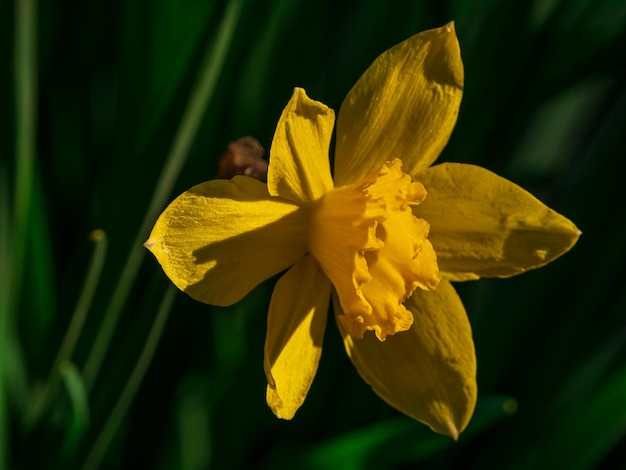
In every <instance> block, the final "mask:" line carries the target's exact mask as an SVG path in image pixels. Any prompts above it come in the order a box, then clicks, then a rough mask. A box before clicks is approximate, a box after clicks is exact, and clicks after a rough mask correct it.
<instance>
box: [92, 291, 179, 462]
mask: <svg viewBox="0 0 626 470" xmlns="http://www.w3.org/2000/svg"><path fill="white" fill-rule="evenodd" d="M175 294H176V289H175V288H174V287H173V286H171V285H170V286H169V287H168V288H167V290H166V291H165V295H164V296H163V300H162V301H161V305H160V307H159V311H158V312H157V316H156V318H155V319H154V323H153V324H152V328H151V329H150V333H149V335H148V339H147V340H146V343H145V344H144V347H143V350H142V351H141V355H140V356H139V359H138V360H137V364H135V367H134V369H133V371H132V373H131V375H130V378H129V379H128V382H127V383H126V386H125V387H124V390H123V391H122V393H121V395H120V397H119V398H118V400H117V403H116V404H115V407H114V408H113V411H112V412H111V414H110V415H109V419H107V422H106V423H105V424H104V427H103V428H102V431H100V434H99V435H98V438H97V439H96V441H95V443H94V445H93V447H92V448H91V451H90V452H89V455H88V456H87V459H86V460H85V464H84V465H83V469H85V470H87V469H95V468H98V467H99V466H100V462H101V460H102V458H103V457H104V454H105V452H106V450H107V448H108V447H109V444H110V443H111V440H112V439H113V437H114V436H115V431H117V428H118V426H119V424H120V422H121V421H122V418H123V417H124V415H125V414H126V411H127V410H128V407H129V406H130V404H131V402H132V401H133V398H134V397H135V394H136V393H137V389H138V388H139V385H140V384H141V382H142V380H143V377H144V375H145V374H146V371H147V370H148V366H149V365H150V362H151V361H152V356H153V355H154V351H155V349H156V347H157V345H158V343H159V339H160V338H161V333H162V332H163V328H164V327H165V323H166V321H167V317H168V314H169V312H170V310H171V308H172V304H173V302H174V297H175Z"/></svg>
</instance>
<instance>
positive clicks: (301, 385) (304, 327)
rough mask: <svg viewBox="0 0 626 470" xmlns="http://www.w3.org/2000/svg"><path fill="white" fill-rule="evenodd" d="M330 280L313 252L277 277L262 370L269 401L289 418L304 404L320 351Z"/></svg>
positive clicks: (268, 320)
mask: <svg viewBox="0 0 626 470" xmlns="http://www.w3.org/2000/svg"><path fill="white" fill-rule="evenodd" d="M330 290H331V283H330V281H329V280H328V278H327V277H326V276H325V275H324V273H323V272H322V270H321V269H320V268H319V266H318V264H317V262H316V261H315V260H314V259H313V257H312V256H306V257H305V258H303V259H302V260H300V261H299V262H298V263H297V264H296V265H295V266H293V267H292V268H291V269H290V270H289V271H287V273H286V274H285V275H284V276H283V277H282V278H280V280H279V281H278V283H277V284H276V287H275V289H274V293H273V294H272V300H271V302H270V311H269V315H268V318H267V336H266V338H265V360H264V368H265V375H266V377H267V382H268V385H267V394H266V397H267V404H268V405H269V407H270V408H271V409H272V411H273V412H274V414H275V415H276V416H277V417H279V418H283V419H291V418H293V416H294V414H295V413H296V411H297V410H298V408H300V405H302V403H303V402H304V399H305V398H306V394H307V393H308V391H309V388H310V387H311V383H312V382H313V378H314V377H315V373H316V372H317V365H318V363H319V360H320V356H321V355H322V340H323V339H324V330H325V329H326V319H327V317H328V303H329V301H330Z"/></svg>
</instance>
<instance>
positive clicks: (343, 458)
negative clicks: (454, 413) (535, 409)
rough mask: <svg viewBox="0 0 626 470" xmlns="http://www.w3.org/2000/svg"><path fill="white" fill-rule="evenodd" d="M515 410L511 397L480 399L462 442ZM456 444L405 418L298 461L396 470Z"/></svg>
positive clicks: (340, 439) (311, 465)
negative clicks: (393, 469)
mask: <svg viewBox="0 0 626 470" xmlns="http://www.w3.org/2000/svg"><path fill="white" fill-rule="evenodd" d="M516 408H517V407H516V405H515V401H514V400H513V399H511V398H510V397H505V396H490V397H487V398H485V399H481V400H480V402H479V404H478V407H477V409H476V415H475V416H474V418H473V419H472V422H471V424H470V426H469V427H468V428H467V429H466V430H465V432H463V434H461V437H460V439H461V440H465V439H467V438H469V437H471V436H473V435H476V434H480V433H481V432H482V431H484V430H485V429H487V428H488V427H490V426H493V425H494V424H496V423H497V422H499V421H501V420H502V419H504V418H505V417H506V416H508V415H510V414H511V413H513V412H514V411H515V409H516ZM453 445H456V443H455V442H454V441H453V440H452V439H450V438H449V437H447V436H441V435H437V434H434V433H433V432H432V431H430V429H428V428H427V427H426V426H424V425H423V424H421V423H418V422H417V421H413V420H411V419H408V418H405V417H402V418H398V419H393V420H387V421H383V422H380V423H377V424H375V425H373V426H370V427H368V428H362V429H359V430H358V431H356V432H352V433H348V434H345V435H343V436H339V437H338V438H335V439H331V440H329V441H328V442H326V443H322V444H320V445H318V446H316V447H314V448H312V450H311V451H310V452H307V453H304V454H303V455H301V456H299V457H298V458H302V460H301V461H300V462H299V464H300V465H302V468H312V469H318V468H319V469H330V468H337V469H341V470H350V469H353V470H360V469H362V468H389V467H393V468H396V466H402V465H407V464H409V463H414V462H419V461H422V460H424V459H426V458H428V457H431V456H433V455H434V454H436V453H438V452H440V451H441V450H443V449H445V448H448V447H451V446H453ZM390 449H393V450H392V451H390ZM281 461H283V462H284V461H285V460H283V459H281Z"/></svg>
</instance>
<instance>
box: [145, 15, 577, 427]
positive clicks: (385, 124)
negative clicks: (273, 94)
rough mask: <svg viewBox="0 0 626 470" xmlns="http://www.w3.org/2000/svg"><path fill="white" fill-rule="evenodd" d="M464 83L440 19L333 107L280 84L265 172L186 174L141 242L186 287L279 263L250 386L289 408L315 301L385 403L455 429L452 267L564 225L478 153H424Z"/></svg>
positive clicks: (543, 240)
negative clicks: (259, 382) (258, 367)
mask: <svg viewBox="0 0 626 470" xmlns="http://www.w3.org/2000/svg"><path fill="white" fill-rule="evenodd" d="M462 91H463V64H462V62H461V56H460V51H459V45H458V41H457V38H456V35H455V32H454V25H453V23H450V24H448V25H446V26H444V27H442V28H438V29H433V30H429V31H425V32H422V33H420V34H417V35H415V36H413V37H411V38H409V39H408V40H406V41H404V42H402V43H400V44H398V45H397V46H395V47H393V48H391V49H389V50H388V51H386V52H385V53H383V54H382V55H381V56H380V57H378V59H376V61H375V62H374V63H373V64H372V65H371V66H370V67H369V68H368V69H367V71H366V72H365V73H364V74H363V75H362V76H361V78H360V79H359V80H358V82H357V83H356V84H355V86H354V87H353V88H352V90H350V92H349V93H348V96H347V97H346V98H345V100H344V102H343V104H342V106H341V109H340V111H339V117H338V119H337V134H336V144H335V147H336V149H335V162H334V179H333V176H331V171H330V164H329V146H330V141H331V135H332V132H333V128H334V121H335V118H334V113H333V111H332V110H331V109H330V108H328V107H326V106H325V105H324V104H322V103H320V102H317V101H314V100H312V99H310V98H309V97H307V95H306V93H305V91H304V90H303V89H300V88H296V89H295V91H294V93H293V96H292V97H291V100H290V101H289V103H288V104H287V106H286V108H285V109H284V111H283V113H282V115H281V117H280V120H279V122H278V125H277V128H276V133H275V135H274V139H273V141H272V146H271V149H270V163H269V170H268V175H267V184H265V183H262V182H260V181H258V180H256V179H252V178H249V177H246V176H236V177H235V178H233V179H232V180H228V181H227V180H214V181H209V182H206V183H202V184H199V185H197V186H194V187H193V188H191V189H190V190H188V191H186V192H185V193H183V194H182V195H181V196H179V197H178V198H177V199H176V200H174V201H173V202H172V203H171V204H170V205H169V207H167V209H166V210H165V211H164V212H163V214H161V216H160V218H159V219H158V221H157V222H156V224H155V226H154V229H153V231H152V233H151V235H150V238H149V240H148V241H147V242H146V246H147V247H148V248H149V249H150V250H151V251H152V253H153V254H154V255H155V256H156V258H157V260H158V261H159V263H160V264H161V266H162V267H163V269H164V271H165V273H166V274H167V276H168V277H169V278H170V279H171V280H172V282H173V283H174V284H175V285H176V286H177V287H178V288H179V289H181V290H183V291H184V292H186V293H187V294H189V295H190V296H191V297H193V298H194V299H197V300H199V301H202V302H205V303H208V304H212V305H221V306H226V305H231V304H233V303H235V302H237V301H238V300H240V299H241V298H243V297H244V296H245V295H246V294H247V293H248V292H250V290H251V289H253V288H254V287H255V286H257V285H258V284H259V283H261V282H262V281H264V280H266V279H268V278H270V277H271V276H274V275H276V274H278V273H280V272H282V271H284V270H287V271H286V273H285V274H284V275H283V276H282V277H281V278H280V279H279V280H278V282H277V284H276V286H275V288H274V292H273V295H272V298H271V301H270V306H269V314H268V320H267V335H266V343H265V361H264V367H265V373H266V376H267V381H268V385H267V393H266V397H267V403H268V405H269V406H270V408H271V409H272V411H273V412H274V413H275V414H276V415H277V416H278V417H280V418H285V419H291V418H292V417H293V416H294V414H295V413H296V411H297V410H298V408H299V407H300V406H301V405H302V404H303V402H304V399H305V397H306V395H307V392H308V391H309V388H310V386H311V383H312V381H313V378H314V376H315V373H316V371H317V367H318V362H319V360H320V356H321V353H322V339H323V335H324V331H325V328H326V320H327V314H328V310H329V303H330V299H331V297H332V299H333V310H334V316H335V319H336V323H337V325H338V327H339V330H340V332H341V335H342V337H343V342H344V345H345V349H346V352H347V354H348V356H349V357H350V359H351V361H352V363H353V364H354V366H355V367H356V369H357V371H358V372H359V374H360V375H361V377H362V378H363V379H364V380H365V381H366V382H367V383H368V384H370V385H371V386H372V388H373V390H374V392H376V393H377V394H378V395H379V396H380V397H381V398H382V399H383V400H385V401H386V402H387V403H389V404H390V405H391V406H393V407H394V408H396V409H397V410H399V411H401V412H403V413H405V414H407V415H409V416H411V417H413V418H415V419H417V420H419V421H421V422H423V423H425V424H427V425H428V426H430V427H431V428H432V429H433V430H434V431H436V432H438V433H443V434H447V435H450V436H452V437H454V438H456V437H457V436H458V434H459V432H461V431H462V430H463V429H464V428H465V427H466V425H467V423H468V421H469V419H470V417H471V415H472V413H473V410H474V406H475V403H476V396H477V389H476V359H475V354H474V344H473V340H472V335H471V329H470V324H469V321H468V318H467V315H466V312H465V309H464V307H463V304H462V303H461V300H460V299H459V297H458V295H457V294H456V292H455V290H454V288H453V287H452V284H451V281H466V280H470V279H478V278H481V277H508V276H512V275H515V274H519V273H521V272H524V271H526V270H528V269H532V268H536V267H539V266H542V265H545V264H546V263H548V262H550V261H552V260H553V259H555V258H556V257H558V256H560V255H561V254H563V253H565V252H566V251H567V250H569V249H570V248H571V247H572V246H573V244H574V243H575V242H576V240H577V238H578V236H579V231H578V229H577V228H576V227H575V226H574V224H572V223H571V222H570V221H569V220H567V219H566V218H565V217H563V216H561V215H559V214H558V213H556V212H555V211H553V210H551V209H550V208H548V207H546V206H545V205H544V204H542V203H541V202H540V201H538V200H537V199H535V198H534V197H533V196H532V195H530V194H529V193H528V192H526V191H525V190H523V189H522V188H520V187H518V186H516V185H515V184H513V183H511V182H510V181H507V180H506V179H503V178H501V177H499V176H497V175H495V174H493V173H491V172H489V171H488V170H485V169H483V168H480V167H477V166H473V165H466V164H459V163H443V164H440V165H436V166H430V165H431V164H432V163H433V162H434V161H435V160H436V159H437V157H438V155H439V154H440V152H441V150H442V149H443V147H444V146H445V145H446V143H447V141H448V139H449V137H450V134H451V132H452V129H453V127H454V124H455V122H456V119H457V114H458V110H459V105H460V102H461V95H462Z"/></svg>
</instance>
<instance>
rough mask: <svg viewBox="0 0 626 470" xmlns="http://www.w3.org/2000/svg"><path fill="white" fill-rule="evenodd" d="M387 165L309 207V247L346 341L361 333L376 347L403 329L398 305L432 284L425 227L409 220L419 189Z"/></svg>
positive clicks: (405, 323)
mask: <svg viewBox="0 0 626 470" xmlns="http://www.w3.org/2000/svg"><path fill="white" fill-rule="evenodd" d="M401 167H402V162H401V161H400V160H399V159H395V160H393V161H391V162H387V163H385V164H383V165H382V166H381V167H380V168H379V169H378V170H376V171H374V172H372V173H371V174H370V175H369V176H367V177H366V178H365V179H363V180H362V181H359V182H357V183H354V184H350V185H347V186H342V187H339V188H337V189H334V190H333V191H330V192H329V193H327V194H326V195H325V196H324V197H322V198H321V199H320V200H319V201H317V202H316V204H315V207H314V209H313V212H312V215H311V221H310V225H309V248H310V251H311V254H312V255H313V257H315V259H316V260H317V261H318V262H319V263H320V265H321V267H322V270H323V271H324V273H325V274H326V276H327V277H328V278H329V279H330V280H331V281H332V283H333V285H334V286H335V289H336V290H337V294H338V296H339V302H340V304H341V307H342V309H343V315H340V316H339V320H340V321H341V322H342V323H343V325H344V326H345V327H346V329H347V330H348V332H349V333H350V335H351V336H352V337H354V338H363V334H364V333H365V332H366V331H367V330H373V331H374V332H375V334H376V337H377V338H378V339H379V340H381V341H384V340H385V338H386V337H387V336H388V335H392V334H395V333H397V332H400V331H406V330H408V329H409V328H410V327H411V325H412V324H413V315H412V314H411V312H409V311H408V310H407V309H406V308H405V307H404V305H402V303H403V302H404V301H405V300H406V298H407V297H409V296H410V295H411V294H412V293H413V291H414V290H415V289H416V288H417V287H420V288H422V289H426V290H432V289H434V288H435V287H436V286H437V284H438V283H439V277H438V268H437V258H436V256H435V252H434V250H433V247H432V245H431V244H430V242H429V241H428V240H427V238H426V237H427V236H428V231H429V228H430V227H429V225H428V223H427V222H426V221H425V220H423V219H418V218H417V217H415V216H414V215H413V213H412V211H411V206H412V205H417V204H419V203H421V202H422V201H423V200H424V198H425V197H426V189H425V188H424V186H423V185H422V184H421V183H419V182H411V177H410V176H409V175H407V174H405V173H402V170H401Z"/></svg>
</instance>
